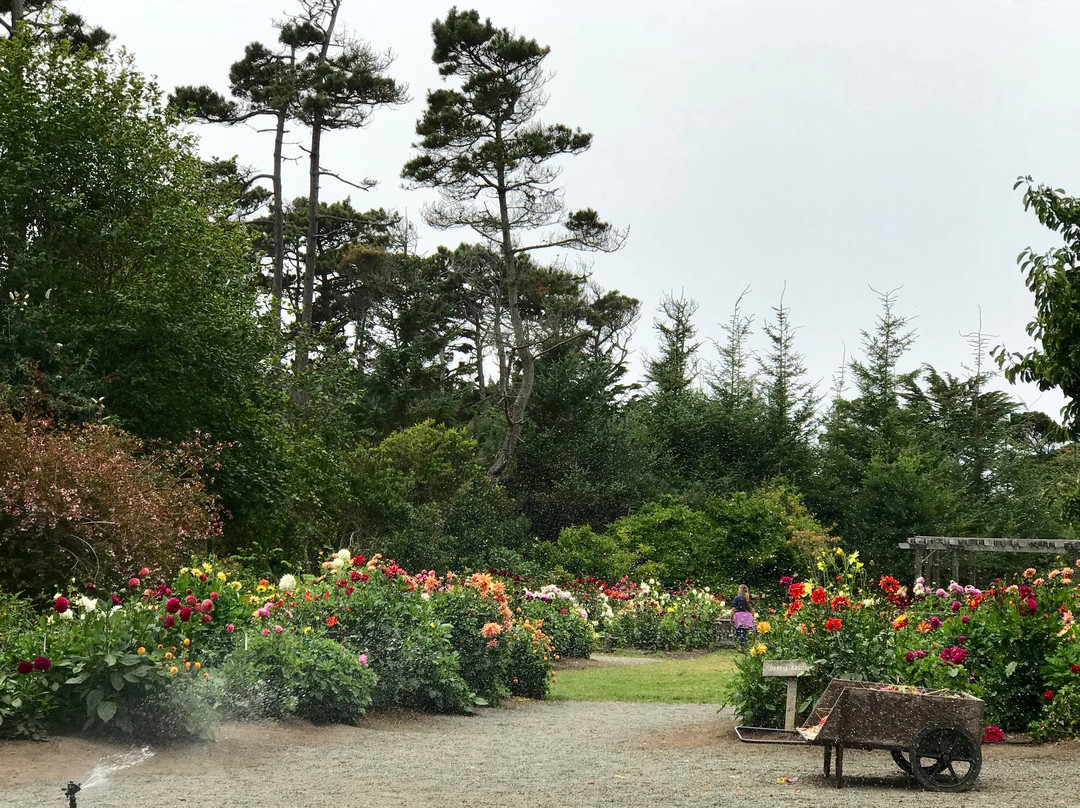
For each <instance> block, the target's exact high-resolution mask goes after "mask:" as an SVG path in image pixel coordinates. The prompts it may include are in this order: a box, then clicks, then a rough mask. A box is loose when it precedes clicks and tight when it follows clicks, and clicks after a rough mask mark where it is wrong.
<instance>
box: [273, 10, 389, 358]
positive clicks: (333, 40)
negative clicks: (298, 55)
mask: <svg viewBox="0 0 1080 808" xmlns="http://www.w3.org/2000/svg"><path fill="white" fill-rule="evenodd" d="M342 2H343V0H300V5H301V9H302V10H301V13H300V15H299V16H298V20H297V30H298V31H301V30H302V31H303V32H304V35H303V39H302V44H305V45H310V47H309V48H308V50H307V52H306V54H305V56H304V58H303V59H302V60H301V61H300V63H299V65H298V70H299V73H300V80H299V88H300V97H299V113H298V114H299V117H300V119H301V120H302V121H303V122H304V123H305V124H307V126H308V127H309V129H310V131H311V141H310V146H309V148H308V226H307V241H306V250H305V261H304V277H303V284H302V295H301V309H300V331H299V336H298V339H297V343H296V361H295V365H294V367H295V369H296V370H297V371H298V372H303V371H304V370H305V369H306V368H307V365H308V361H309V355H308V351H309V344H310V340H311V330H312V314H313V303H314V295H315V275H316V265H317V263H318V246H317V245H318V235H319V188H320V183H321V180H322V177H323V176H324V175H330V176H334V177H335V178H337V179H339V180H341V179H342V178H341V177H338V176H337V175H336V174H334V173H333V172H331V171H329V170H327V169H326V168H325V166H324V165H323V163H322V151H321V149H322V137H323V133H324V132H328V131H334V130H341V129H359V128H362V127H364V126H366V125H367V124H368V123H369V122H370V120H371V116H372V115H373V114H374V112H375V110H376V109H378V108H379V107H383V106H391V105H394V104H399V103H403V102H404V101H405V100H406V99H407V94H406V87H405V85H403V84H400V83H398V82H396V81H395V80H394V79H392V78H390V77H389V76H387V75H386V71H387V69H388V68H389V67H390V63H391V61H392V57H391V56H390V55H389V54H379V53H376V52H375V51H374V50H372V49H371V47H370V46H368V45H366V44H364V43H361V42H358V41H356V40H354V39H350V38H347V37H342V36H340V35H337V34H335V28H336V26H337V20H338V14H339V13H340V11H341V4H342ZM312 32H314V33H315V36H312ZM331 46H333V49H334V52H333V53H331ZM344 181H345V182H347V184H350V185H354V186H355V187H359V188H365V189H366V188H370V187H372V185H373V184H374V183H372V182H370V181H365V182H363V183H361V184H356V183H352V182H349V181H347V180H344Z"/></svg>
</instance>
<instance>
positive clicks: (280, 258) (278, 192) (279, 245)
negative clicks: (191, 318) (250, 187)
mask: <svg viewBox="0 0 1080 808" xmlns="http://www.w3.org/2000/svg"><path fill="white" fill-rule="evenodd" d="M285 118H286V110H285V109H280V110H278V114H277V130H276V132H275V133H274V210H273V213H272V216H273V219H274V282H273V283H274V285H273V291H272V292H271V296H272V298H273V303H272V305H273V309H274V329H275V331H276V332H277V333H280V332H281V294H282V287H283V286H284V276H285V212H284V202H283V200H282V194H283V191H282V187H281V162H282V159H281V150H282V144H283V143H284V141H285Z"/></svg>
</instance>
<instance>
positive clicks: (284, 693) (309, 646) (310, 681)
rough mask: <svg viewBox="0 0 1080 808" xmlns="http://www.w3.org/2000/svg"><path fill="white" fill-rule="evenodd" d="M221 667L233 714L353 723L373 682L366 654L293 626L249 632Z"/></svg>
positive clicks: (365, 705)
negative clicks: (293, 716) (283, 628)
mask: <svg viewBox="0 0 1080 808" xmlns="http://www.w3.org/2000/svg"><path fill="white" fill-rule="evenodd" d="M222 673H223V676H224V679H225V692H226V695H227V697H228V700H227V705H228V707H229V710H230V711H231V712H233V713H234V714H235V715H237V716H239V717H244V718H254V717H258V718H283V717H286V716H291V715H295V716H299V717H300V718H306V719H308V720H309V721H312V722H314V723H316V724H330V723H342V724H354V723H356V721H357V720H359V719H360V717H361V716H362V715H363V714H364V711H365V710H366V709H367V708H368V706H369V705H370V704H371V694H372V690H373V689H374V686H375V682H376V674H375V673H374V671H372V669H371V668H370V667H369V666H368V664H367V658H366V656H364V655H361V654H357V653H356V652H354V651H353V650H351V649H348V648H346V647H345V646H342V645H341V644H340V643H337V642H334V641H332V640H327V639H325V638H323V637H319V636H318V635H314V634H311V633H310V632H309V633H307V634H305V633H303V632H297V631H295V630H294V629H289V630H288V631H285V630H282V631H280V632H278V631H274V630H270V632H269V633H268V634H266V635H262V634H256V635H254V636H253V637H251V638H250V639H249V640H247V641H246V643H245V646H244V647H240V648H237V649H236V650H235V651H233V653H232V654H230V655H229V658H228V660H226V662H225V666H224V668H223V669H222Z"/></svg>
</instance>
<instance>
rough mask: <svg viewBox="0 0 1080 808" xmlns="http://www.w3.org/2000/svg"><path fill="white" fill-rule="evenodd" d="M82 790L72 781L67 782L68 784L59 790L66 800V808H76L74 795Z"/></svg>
mask: <svg viewBox="0 0 1080 808" xmlns="http://www.w3.org/2000/svg"><path fill="white" fill-rule="evenodd" d="M81 789H82V786H80V785H79V784H78V783H76V782H75V781H74V780H68V784H67V786H66V787H65V788H62V789H60V791H61V792H62V793H63V795H64V796H65V797H67V798H68V808H78V805H76V803H75V795H76V794H78V793H79V791H80V790H81Z"/></svg>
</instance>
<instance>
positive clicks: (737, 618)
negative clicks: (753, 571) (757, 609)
mask: <svg viewBox="0 0 1080 808" xmlns="http://www.w3.org/2000/svg"><path fill="white" fill-rule="evenodd" d="M731 606H732V608H733V609H734V610H735V612H734V614H733V615H732V620H731V622H732V624H733V625H734V626H735V645H736V646H737V647H738V648H739V649H740V650H741V649H744V648H746V638H747V637H748V636H749V634H750V629H752V628H753V627H754V599H753V598H751V597H750V590H748V589H747V588H746V584H739V591H738V594H736V595H735V599H734V600H733V601H732V602H731Z"/></svg>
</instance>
